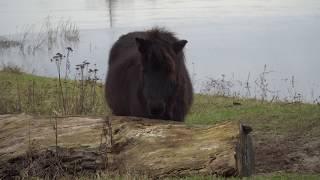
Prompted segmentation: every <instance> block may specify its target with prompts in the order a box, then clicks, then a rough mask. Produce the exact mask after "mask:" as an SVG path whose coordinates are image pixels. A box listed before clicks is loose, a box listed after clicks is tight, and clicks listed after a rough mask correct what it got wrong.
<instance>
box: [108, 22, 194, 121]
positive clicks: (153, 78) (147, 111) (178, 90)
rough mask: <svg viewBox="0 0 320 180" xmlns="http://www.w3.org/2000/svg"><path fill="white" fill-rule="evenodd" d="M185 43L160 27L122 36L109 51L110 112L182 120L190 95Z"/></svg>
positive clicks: (190, 101) (188, 106)
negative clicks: (184, 50) (184, 51)
mask: <svg viewBox="0 0 320 180" xmlns="http://www.w3.org/2000/svg"><path fill="white" fill-rule="evenodd" d="M186 43H187V41H186V40H178V39H177V38H176V37H175V36H174V34H173V33H171V32H168V31H166V30H164V29H159V28H154V29H151V30H149V31H144V32H131V33H128V34H126V35H123V36H121V37H120V38H119V39H118V40H117V41H116V42H115V44H114V45H113V47H112V49H111V51H110V55H109V69H108V73H107V80H106V88H105V90H106V99H107V102H108V104H109V106H110V108H111V110H112V112H113V114H114V115H118V116H138V117H146V118H153V119H164V120H174V121H183V120H184V118H185V116H186V114H187V112H188V110H189V108H190V106H191V103H192V99H193V91H192V85H191V81H190V78H189V74H188V72H187V69H186V66H185V61H184V53H183V48H184V46H185V45H186Z"/></svg>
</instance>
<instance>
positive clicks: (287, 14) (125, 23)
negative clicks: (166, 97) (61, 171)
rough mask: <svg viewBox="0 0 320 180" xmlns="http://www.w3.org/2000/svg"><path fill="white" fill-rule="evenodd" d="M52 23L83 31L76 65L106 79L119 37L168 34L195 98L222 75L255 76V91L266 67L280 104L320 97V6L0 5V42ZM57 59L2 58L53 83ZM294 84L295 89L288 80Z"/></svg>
mask: <svg viewBox="0 0 320 180" xmlns="http://www.w3.org/2000/svg"><path fill="white" fill-rule="evenodd" d="M48 17H49V18H50V20H51V21H52V22H53V23H58V22H59V21H61V19H68V20H71V21H72V22H75V23H76V24H77V25H78V27H79V29H80V42H79V44H78V45H76V46H73V48H74V49H75V52H74V53H73V54H72V57H71V60H72V64H73V65H75V64H77V63H79V62H81V61H83V60H84V59H89V60H90V61H91V62H93V63H96V64H97V66H98V67H99V69H100V74H101V76H102V77H104V76H105V71H106V68H107V55H108V51H109V49H110V47H111V45H112V43H113V42H114V41H116V40H117V39H118V37H119V35H121V34H123V33H127V32H129V31H133V30H144V29H148V28H150V27H153V26H165V27H167V28H168V29H169V30H171V31H174V32H176V33H177V36H178V37H180V38H183V39H187V40H188V41H189V43H188V44H187V47H186V49H185V52H186V55H187V65H188V68H189V71H190V73H191V74H192V77H193V79H194V81H195V87H196V89H197V90H199V89H200V87H201V86H202V82H203V81H204V80H206V79H207V77H212V78H216V79H217V78H221V74H225V78H226V79H228V80H233V81H234V82H236V80H239V81H242V82H244V81H246V80H247V77H248V73H250V81H251V83H252V87H253V86H254V81H255V80H256V79H257V78H258V77H259V73H261V72H262V71H263V68H264V65H265V64H266V65H267V69H268V70H270V71H272V72H271V73H269V74H268V75H267V80H268V82H269V86H270V89H272V90H273V91H278V90H279V91H280V93H279V95H280V96H286V95H288V93H289V94H290V93H291V94H292V93H293V92H300V93H303V95H304V99H305V100H307V101H310V100H312V99H314V98H315V97H317V96H319V95H320V80H319V74H320V73H319V68H320V33H319V32H320V1H319V0H241V1H239V0H126V1H120V0H28V1H25V0H1V1H0V23H1V24H2V25H1V29H0V36H3V37H15V36H18V35H17V34H19V33H22V32H23V31H24V30H25V29H26V27H29V28H30V26H32V28H33V30H34V31H35V32H36V31H37V30H39V31H40V29H41V26H40V25H41V24H43V22H44V19H46V18H48ZM60 50H61V49H60ZM56 51H59V48H57V49H56ZM54 53H55V50H52V52H42V53H37V54H36V55H28V56H23V57H22V56H21V55H17V53H14V51H12V50H5V51H1V56H0V61H2V62H3V63H8V62H10V63H15V64H19V65H20V66H23V67H24V68H26V69H28V70H29V71H33V72H35V73H37V74H41V75H48V76H54V75H55V74H56V69H55V66H53V65H52V64H50V62H49V59H50V56H51V55H52V54H54ZM292 76H294V80H295V83H294V84H295V85H294V88H292V87H291V85H290V84H291V83H290V81H289V80H287V79H290V78H291V77H292ZM239 84H240V83H239ZM238 88H240V89H241V88H242V90H243V85H242V86H241V85H240V86H239V87H238ZM255 88H256V89H257V88H258V87H255ZM252 91H254V90H252Z"/></svg>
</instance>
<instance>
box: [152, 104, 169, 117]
mask: <svg viewBox="0 0 320 180" xmlns="http://www.w3.org/2000/svg"><path fill="white" fill-rule="evenodd" d="M149 111H150V115H152V116H161V115H163V113H164V111H165V104H164V103H162V102H153V103H150V104H149Z"/></svg>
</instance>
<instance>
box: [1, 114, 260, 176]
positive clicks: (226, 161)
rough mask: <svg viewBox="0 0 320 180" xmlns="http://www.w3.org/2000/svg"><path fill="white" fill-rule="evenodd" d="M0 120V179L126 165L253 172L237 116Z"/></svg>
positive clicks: (153, 172) (162, 170) (158, 171)
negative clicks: (196, 121) (193, 122)
mask: <svg viewBox="0 0 320 180" xmlns="http://www.w3.org/2000/svg"><path fill="white" fill-rule="evenodd" d="M53 124H57V125H58V126H57V127H58V128H57V131H56V130H55V129H54V128H52V127H53V126H52V125H53ZM0 127H1V129H3V131H0V139H1V140H2V141H0V179H1V178H6V177H13V176H21V174H23V173H22V172H24V173H28V174H29V175H32V176H39V177H46V176H50V172H51V174H59V173H60V175H63V174H77V173H80V172H82V173H83V172H89V173H90V172H92V173H95V172H97V171H105V172H117V173H118V174H122V173H124V174H128V172H130V173H133V174H144V175H147V176H149V177H157V178H162V177H172V176H174V177H184V176H191V175H218V176H225V177H229V176H241V177H243V176H250V175H252V174H253V173H254V151H253V146H252V139H251V136H250V134H249V133H250V132H251V131H252V128H251V127H249V126H246V125H243V124H241V123H238V122H225V123H221V124H217V125H214V126H187V125H185V124H183V123H179V122H168V121H161V120H151V119H144V118H137V117H120V116H110V117H107V118H106V119H105V118H90V117H65V118H35V117H32V116H27V115H1V116H0ZM31 166H32V167H36V168H37V171H34V170H32V168H31ZM57 169H58V170H61V171H59V173H57V172H55V171H54V170H57Z"/></svg>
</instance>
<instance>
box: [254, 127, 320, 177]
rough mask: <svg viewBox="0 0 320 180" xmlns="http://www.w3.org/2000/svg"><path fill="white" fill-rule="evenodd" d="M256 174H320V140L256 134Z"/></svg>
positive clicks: (301, 136)
mask: <svg viewBox="0 0 320 180" xmlns="http://www.w3.org/2000/svg"><path fill="white" fill-rule="evenodd" d="M254 140H255V146H256V147H255V149H256V173H270V172H279V171H282V172H296V173H320V139H319V138H310V137H304V136H303V134H301V135H300V136H299V135H292V136H286V137H281V136H275V135H273V136H272V135H270V134H269V135H267V134H265V135H263V134H259V133H254Z"/></svg>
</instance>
